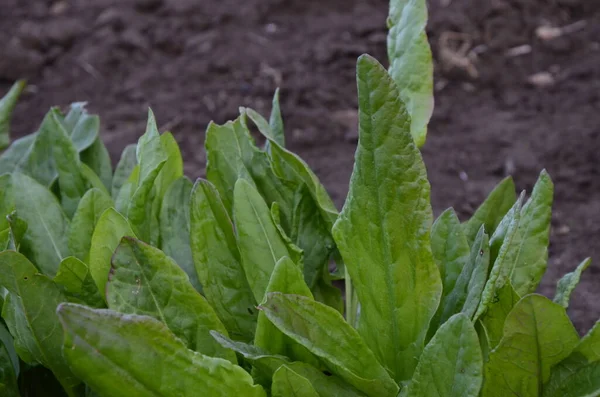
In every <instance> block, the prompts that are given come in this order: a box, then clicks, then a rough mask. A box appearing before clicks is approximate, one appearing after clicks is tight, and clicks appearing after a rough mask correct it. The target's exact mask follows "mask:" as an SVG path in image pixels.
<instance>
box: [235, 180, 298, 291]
mask: <svg viewBox="0 0 600 397" xmlns="http://www.w3.org/2000/svg"><path fill="white" fill-rule="evenodd" d="M234 197H235V199H234V206H233V219H234V222H235V227H236V231H237V241H238V246H239V249H240V255H241V259H242V265H243V266H244V272H245V274H246V278H247V279H248V284H249V285H250V288H251V289H252V292H253V294H254V298H255V299H256V301H257V302H262V300H263V298H264V295H265V291H266V290H267V285H268V283H269V279H270V278H271V273H272V272H273V269H274V268H275V264H276V263H277V262H278V261H279V260H280V259H281V258H283V257H284V256H287V257H292V256H293V253H291V252H290V250H289V249H288V245H287V242H286V241H285V240H284V239H283V238H282V236H281V234H280V233H279V230H278V229H277V226H276V225H275V223H274V222H273V219H272V218H271V213H270V211H269V207H267V204H266V203H265V202H264V200H263V198H262V197H261V196H260V194H259V193H258V191H256V189H254V188H253V187H252V185H251V184H250V183H248V182H247V181H246V180H244V179H240V180H238V181H237V182H236V184H235V194H234Z"/></svg>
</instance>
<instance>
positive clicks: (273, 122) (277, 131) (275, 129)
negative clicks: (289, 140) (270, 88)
mask: <svg viewBox="0 0 600 397" xmlns="http://www.w3.org/2000/svg"><path fill="white" fill-rule="evenodd" d="M269 126H270V127H271V132H272V133H273V140H275V141H276V142H277V143H278V144H279V145H280V146H281V147H285V134H284V132H283V118H282V117H281V107H280V106H279V88H277V89H276V90H275V94H274V95H273V105H272V107H271V116H270V117H269Z"/></svg>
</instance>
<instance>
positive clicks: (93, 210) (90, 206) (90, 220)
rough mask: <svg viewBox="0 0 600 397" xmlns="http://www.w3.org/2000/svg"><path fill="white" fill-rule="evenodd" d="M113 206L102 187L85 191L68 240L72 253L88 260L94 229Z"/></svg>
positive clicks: (72, 222) (74, 216)
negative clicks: (101, 217) (105, 212)
mask: <svg viewBox="0 0 600 397" xmlns="http://www.w3.org/2000/svg"><path fill="white" fill-rule="evenodd" d="M112 206H113V202H112V199H111V198H110V196H108V195H107V194H106V193H104V192H103V191H102V190H100V189H96V188H93V189H90V190H88V191H87V192H86V193H85V195H84V196H83V198H82V199H81V201H80V202H79V207H77V211H75V215H73V220H72V221H71V228H70V230H69V241H68V244H69V249H70V251H71V255H73V256H75V257H77V258H79V259H80V260H82V261H88V257H89V253H90V247H91V244H92V235H93V234H94V229H95V228H96V225H97V224H98V220H99V219H100V216H101V215H102V214H103V213H104V211H106V210H107V209H108V208H110V207H112Z"/></svg>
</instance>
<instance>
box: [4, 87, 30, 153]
mask: <svg viewBox="0 0 600 397" xmlns="http://www.w3.org/2000/svg"><path fill="white" fill-rule="evenodd" d="M23 89H25V80H17V81H16V82H15V83H14V84H13V85H12V87H11V88H10V90H9V91H8V92H7V93H6V94H5V95H4V96H3V97H2V99H0V149H4V148H5V147H7V146H8V145H9V144H10V120H11V118H12V113H13V110H14V108H15V105H16V104H17V100H18V99H19V96H21V92H23Z"/></svg>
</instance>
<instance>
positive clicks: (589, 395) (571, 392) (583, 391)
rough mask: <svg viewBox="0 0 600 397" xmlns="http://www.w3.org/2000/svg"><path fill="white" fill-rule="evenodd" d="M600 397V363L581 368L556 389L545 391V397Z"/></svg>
mask: <svg viewBox="0 0 600 397" xmlns="http://www.w3.org/2000/svg"><path fill="white" fill-rule="evenodd" d="M597 396H600V361H596V362H594V363H591V364H588V365H586V366H583V367H580V368H578V369H577V371H576V372H573V373H572V374H570V376H568V377H566V378H565V379H563V381H562V383H561V384H560V385H559V386H558V387H556V389H551V390H548V391H546V390H544V394H543V397H597Z"/></svg>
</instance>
